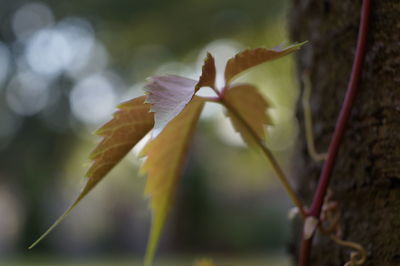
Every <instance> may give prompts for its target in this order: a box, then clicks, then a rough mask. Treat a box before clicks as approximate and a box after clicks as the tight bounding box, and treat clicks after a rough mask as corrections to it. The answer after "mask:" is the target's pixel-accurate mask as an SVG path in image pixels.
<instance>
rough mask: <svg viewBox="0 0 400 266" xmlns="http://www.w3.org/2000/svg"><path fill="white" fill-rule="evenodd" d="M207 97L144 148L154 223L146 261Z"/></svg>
mask: <svg viewBox="0 0 400 266" xmlns="http://www.w3.org/2000/svg"><path fill="white" fill-rule="evenodd" d="M203 105H204V100H203V99H201V98H199V97H197V96H196V97H194V98H193V100H192V101H191V102H190V103H189V104H188V105H187V106H186V107H185V108H184V109H183V111H182V112H181V113H180V114H179V115H178V116H176V117H175V118H174V119H173V120H172V121H171V122H170V123H168V125H167V126H166V127H165V128H164V130H163V131H162V132H161V133H160V134H159V135H158V136H157V137H156V138H154V139H153V140H151V141H150V142H149V143H147V145H146V146H145V147H144V148H143V150H142V152H141V155H142V156H146V159H145V162H144V163H143V165H142V168H141V172H142V173H145V174H147V184H146V189H145V194H146V195H147V196H149V197H150V208H151V209H152V227H151V233H150V238H149V243H148V246H147V254H146V263H145V264H146V265H151V262H152V259H153V256H154V252H155V249H156V246H157V243H158V239H159V237H160V234H161V231H162V228H163V225H164V222H165V220H166V217H167V214H168V211H169V209H170V206H171V202H172V199H173V196H174V194H175V192H176V190H177V186H178V181H179V178H180V174H181V170H182V165H183V163H184V160H185V158H186V153H187V150H188V145H189V143H190V140H191V138H192V136H193V132H194V128H195V125H196V122H197V120H198V118H199V116H200V113H201V110H202V108H203Z"/></svg>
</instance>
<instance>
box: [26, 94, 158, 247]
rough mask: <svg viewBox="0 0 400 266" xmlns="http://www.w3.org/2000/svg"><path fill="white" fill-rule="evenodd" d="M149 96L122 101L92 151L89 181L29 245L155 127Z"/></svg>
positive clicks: (102, 129) (99, 131)
mask: <svg viewBox="0 0 400 266" xmlns="http://www.w3.org/2000/svg"><path fill="white" fill-rule="evenodd" d="M145 97H146V96H142V97H138V98H135V99H133V100H130V101H127V102H125V103H122V104H121V105H119V106H118V108H119V110H118V111H117V112H115V113H114V115H113V119H112V120H111V121H109V122H108V123H106V124H105V125H103V126H102V127H101V128H100V129H99V130H97V131H96V134H97V135H99V136H102V137H103V139H102V140H101V142H100V143H99V144H98V145H97V147H96V148H95V149H94V151H93V152H92V153H91V155H90V159H91V160H92V161H93V162H92V165H91V167H90V168H89V170H88V171H87V173H86V177H87V178H88V180H87V183H86V185H85V187H84V188H83V190H82V191H81V193H80V194H79V196H78V197H77V199H76V200H75V201H74V203H73V204H72V205H71V207H69V208H68V210H67V211H66V212H65V213H64V214H63V215H62V216H61V217H60V218H59V219H58V220H57V221H56V222H55V223H54V224H53V225H52V226H51V227H50V228H49V229H48V230H47V231H46V232H45V233H44V234H43V235H42V236H41V237H40V238H39V239H38V240H36V241H35V242H34V243H33V244H32V245H31V246H30V247H29V248H33V247H34V246H35V245H36V244H37V243H39V242H40V241H41V240H42V239H43V238H44V237H45V236H46V235H48V234H49V233H50V232H51V231H52V230H53V229H54V228H55V227H56V226H57V225H58V224H59V223H60V222H61V221H62V220H63V219H64V218H65V217H66V216H67V215H68V214H69V213H70V212H71V211H72V210H73V209H74V207H75V206H76V205H78V203H79V202H80V201H81V200H82V199H83V198H84V197H85V196H86V195H87V194H88V193H89V192H90V191H91V190H92V189H93V188H94V187H95V186H96V185H97V184H98V183H99V182H100V181H101V180H102V179H103V178H104V177H105V176H106V175H107V174H108V172H110V170H111V169H112V168H113V167H114V166H115V165H116V164H118V162H119V161H120V160H121V159H122V158H123V157H124V156H125V155H126V154H127V153H128V152H129V151H130V150H131V149H132V148H133V147H134V146H135V145H136V144H137V143H138V142H139V141H140V140H141V139H142V138H143V137H144V136H145V135H146V134H147V133H148V132H149V131H150V130H151V128H152V127H153V125H154V118H153V114H152V113H150V112H149V110H150V105H149V104H146V103H144V101H145Z"/></svg>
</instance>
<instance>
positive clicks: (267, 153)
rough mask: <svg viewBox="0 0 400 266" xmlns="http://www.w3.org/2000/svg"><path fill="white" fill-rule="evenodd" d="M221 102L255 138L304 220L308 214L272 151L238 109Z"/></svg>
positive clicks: (221, 99) (223, 101) (221, 100)
mask: <svg viewBox="0 0 400 266" xmlns="http://www.w3.org/2000/svg"><path fill="white" fill-rule="evenodd" d="M220 102H221V104H222V105H224V106H225V108H226V109H227V110H228V111H229V112H230V113H232V114H233V115H234V116H235V117H236V119H237V120H238V121H240V123H242V125H243V126H244V127H245V128H246V130H247V131H248V132H249V133H250V135H251V136H252V137H253V138H254V140H255V141H256V143H257V145H258V146H259V147H260V148H261V150H262V152H263V153H264V155H265V156H266V157H267V159H268V160H269V162H270V163H271V165H272V168H273V169H274V171H275V173H276V174H277V176H278V178H279V180H280V181H281V183H282V185H283V187H284V189H285V190H286V192H287V193H288V195H289V198H290V199H291V201H292V202H293V204H294V205H295V206H296V207H297V208H298V209H299V211H300V214H301V216H302V218H304V217H305V216H306V212H305V210H304V206H303V204H302V203H301V200H300V199H299V197H298V196H297V194H296V192H295V191H294V189H293V188H292V186H291V185H290V183H289V181H288V179H287V177H286V175H285V173H284V172H283V170H282V168H281V166H280V165H279V163H278V161H277V160H276V158H275V156H274V155H273V154H272V152H271V151H270V149H268V147H267V146H265V144H264V142H263V141H262V140H261V139H260V138H259V137H258V136H257V134H256V132H254V130H253V129H252V128H251V127H250V126H249V124H248V123H247V122H246V121H245V120H244V119H243V117H242V116H241V115H240V113H239V112H238V111H236V109H235V108H234V107H233V106H232V105H230V104H229V103H228V102H227V101H225V100H224V99H223V98H220Z"/></svg>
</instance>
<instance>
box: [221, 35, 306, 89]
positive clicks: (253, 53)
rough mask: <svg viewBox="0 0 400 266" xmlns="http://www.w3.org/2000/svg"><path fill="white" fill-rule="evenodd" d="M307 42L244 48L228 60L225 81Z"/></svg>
mask: <svg viewBox="0 0 400 266" xmlns="http://www.w3.org/2000/svg"><path fill="white" fill-rule="evenodd" d="M304 43H305V42H302V43H298V44H293V45H290V46H288V47H286V48H283V49H282V48H275V49H266V48H256V49H248V50H244V51H242V52H240V53H238V54H236V55H235V56H234V57H232V58H231V59H229V60H228V62H227V63H226V67H225V82H226V83H227V84H229V82H230V81H231V80H232V79H233V78H234V77H236V76H237V75H238V74H240V73H242V72H244V71H246V70H248V69H249V68H252V67H254V66H257V65H259V64H262V63H265V62H268V61H271V60H274V59H278V58H280V57H282V56H285V55H287V54H290V53H292V52H294V51H297V50H299V49H300V47H301V46H302V45H303V44H304Z"/></svg>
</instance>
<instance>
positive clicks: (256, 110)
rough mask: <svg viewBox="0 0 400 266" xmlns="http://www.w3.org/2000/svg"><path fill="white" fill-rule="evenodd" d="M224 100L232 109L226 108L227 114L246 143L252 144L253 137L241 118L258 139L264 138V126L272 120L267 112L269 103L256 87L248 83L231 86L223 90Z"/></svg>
mask: <svg viewBox="0 0 400 266" xmlns="http://www.w3.org/2000/svg"><path fill="white" fill-rule="evenodd" d="M224 102H225V103H226V104H227V105H228V107H230V109H232V110H233V111H229V110H228V112H227V116H228V117H229V118H230V120H231V122H232V124H233V127H234V128H235V129H236V130H237V131H238V132H239V133H240V135H241V136H242V138H243V140H244V141H245V142H246V143H248V144H249V145H253V144H254V137H252V136H251V134H250V132H249V129H248V128H246V126H244V124H243V121H240V120H241V119H242V120H244V122H246V124H247V125H248V126H249V127H250V129H251V130H252V131H253V132H254V133H255V135H256V136H257V137H258V138H259V139H261V140H265V130H264V126H265V125H266V124H269V125H271V124H272V120H271V118H270V117H269V116H268V114H267V109H268V107H269V104H268V102H267V101H266V100H265V99H264V97H263V96H262V95H261V94H260V93H259V92H258V90H257V88H255V87H254V86H252V85H249V84H241V85H236V86H233V87H231V88H229V89H228V90H227V91H226V92H225V96H224ZM238 116H240V117H238Z"/></svg>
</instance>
